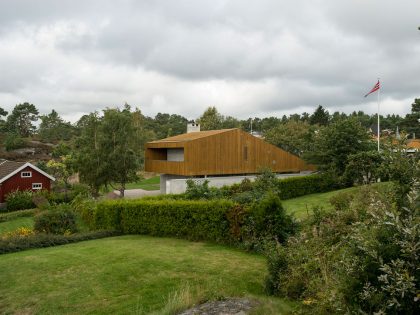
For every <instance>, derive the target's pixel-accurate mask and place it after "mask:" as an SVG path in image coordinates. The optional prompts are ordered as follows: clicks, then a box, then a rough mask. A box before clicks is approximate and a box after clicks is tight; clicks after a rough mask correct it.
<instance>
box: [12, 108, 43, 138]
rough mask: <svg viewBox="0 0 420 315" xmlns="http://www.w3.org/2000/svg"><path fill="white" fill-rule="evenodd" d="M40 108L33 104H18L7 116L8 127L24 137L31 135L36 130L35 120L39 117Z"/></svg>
mask: <svg viewBox="0 0 420 315" xmlns="http://www.w3.org/2000/svg"><path fill="white" fill-rule="evenodd" d="M38 114H39V112H38V109H37V108H36V107H35V105H33V104H29V103H23V104H18V105H16V106H15V107H14V108H13V111H12V113H11V114H10V115H9V116H8V117H7V123H6V128H7V129H8V131H9V132H14V133H17V134H19V135H21V136H22V137H29V136H30V135H31V134H32V133H33V132H34V130H35V126H34V125H33V122H35V121H37V119H38Z"/></svg>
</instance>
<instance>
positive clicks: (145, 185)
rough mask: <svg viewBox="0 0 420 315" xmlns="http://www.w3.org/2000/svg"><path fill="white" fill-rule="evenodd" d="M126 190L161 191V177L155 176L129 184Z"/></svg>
mask: <svg viewBox="0 0 420 315" xmlns="http://www.w3.org/2000/svg"><path fill="white" fill-rule="evenodd" d="M126 189H144V190H159V189H160V177H159V176H155V177H151V178H148V179H143V180H141V181H139V182H137V183H128V184H127V186H126Z"/></svg>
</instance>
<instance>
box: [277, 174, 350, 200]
mask: <svg viewBox="0 0 420 315" xmlns="http://www.w3.org/2000/svg"><path fill="white" fill-rule="evenodd" d="M276 188H277V190H278V191H279V197H280V199H281V200H286V199H292V198H296V197H300V196H304V195H309V194H315V193H322V192H328V191H332V190H336V189H339V188H342V187H340V184H338V183H337V179H336V178H334V177H332V176H330V175H328V174H325V173H324V174H314V175H308V176H300V177H291V178H286V179H279V180H277V183H276Z"/></svg>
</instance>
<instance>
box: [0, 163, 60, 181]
mask: <svg viewBox="0 0 420 315" xmlns="http://www.w3.org/2000/svg"><path fill="white" fill-rule="evenodd" d="M26 167H30V168H32V169H33V170H35V171H37V172H38V173H41V174H42V175H44V176H45V177H48V178H49V179H51V180H52V181H55V178H54V177H53V176H51V175H49V174H47V173H45V172H44V171H43V170H41V169H40V168H38V167H36V166H35V165H33V164H31V163H29V162H26V163H25V164H23V165H22V166H21V167H19V168H17V169H15V170H14V171H13V172H11V173H10V174H8V175H6V176H5V177H3V178H2V179H0V184H1V183H3V182H5V181H6V180H8V179H9V178H10V177H12V176H14V175H16V174H17V173H19V172H20V171H21V170H23V169H24V168H26Z"/></svg>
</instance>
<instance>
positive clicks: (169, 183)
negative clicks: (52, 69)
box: [160, 172, 310, 194]
mask: <svg viewBox="0 0 420 315" xmlns="http://www.w3.org/2000/svg"><path fill="white" fill-rule="evenodd" d="M308 174H310V172H302V173H292V174H277V178H288V177H296V176H305V175H308ZM245 178H249V179H250V180H251V181H254V180H255V178H256V175H248V176H226V177H206V178H191V179H192V180H193V181H194V182H196V183H197V184H202V183H204V181H205V180H208V181H209V186H210V187H217V188H220V187H223V186H230V185H233V184H237V183H240V182H241V181H242V180H244V179H245ZM160 180H161V181H160V189H161V190H160V192H161V193H162V194H181V193H184V192H185V191H186V189H187V180H188V178H187V177H183V178H182V176H175V175H167V174H164V175H161V177H160ZM163 186H164V189H162V188H163Z"/></svg>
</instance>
